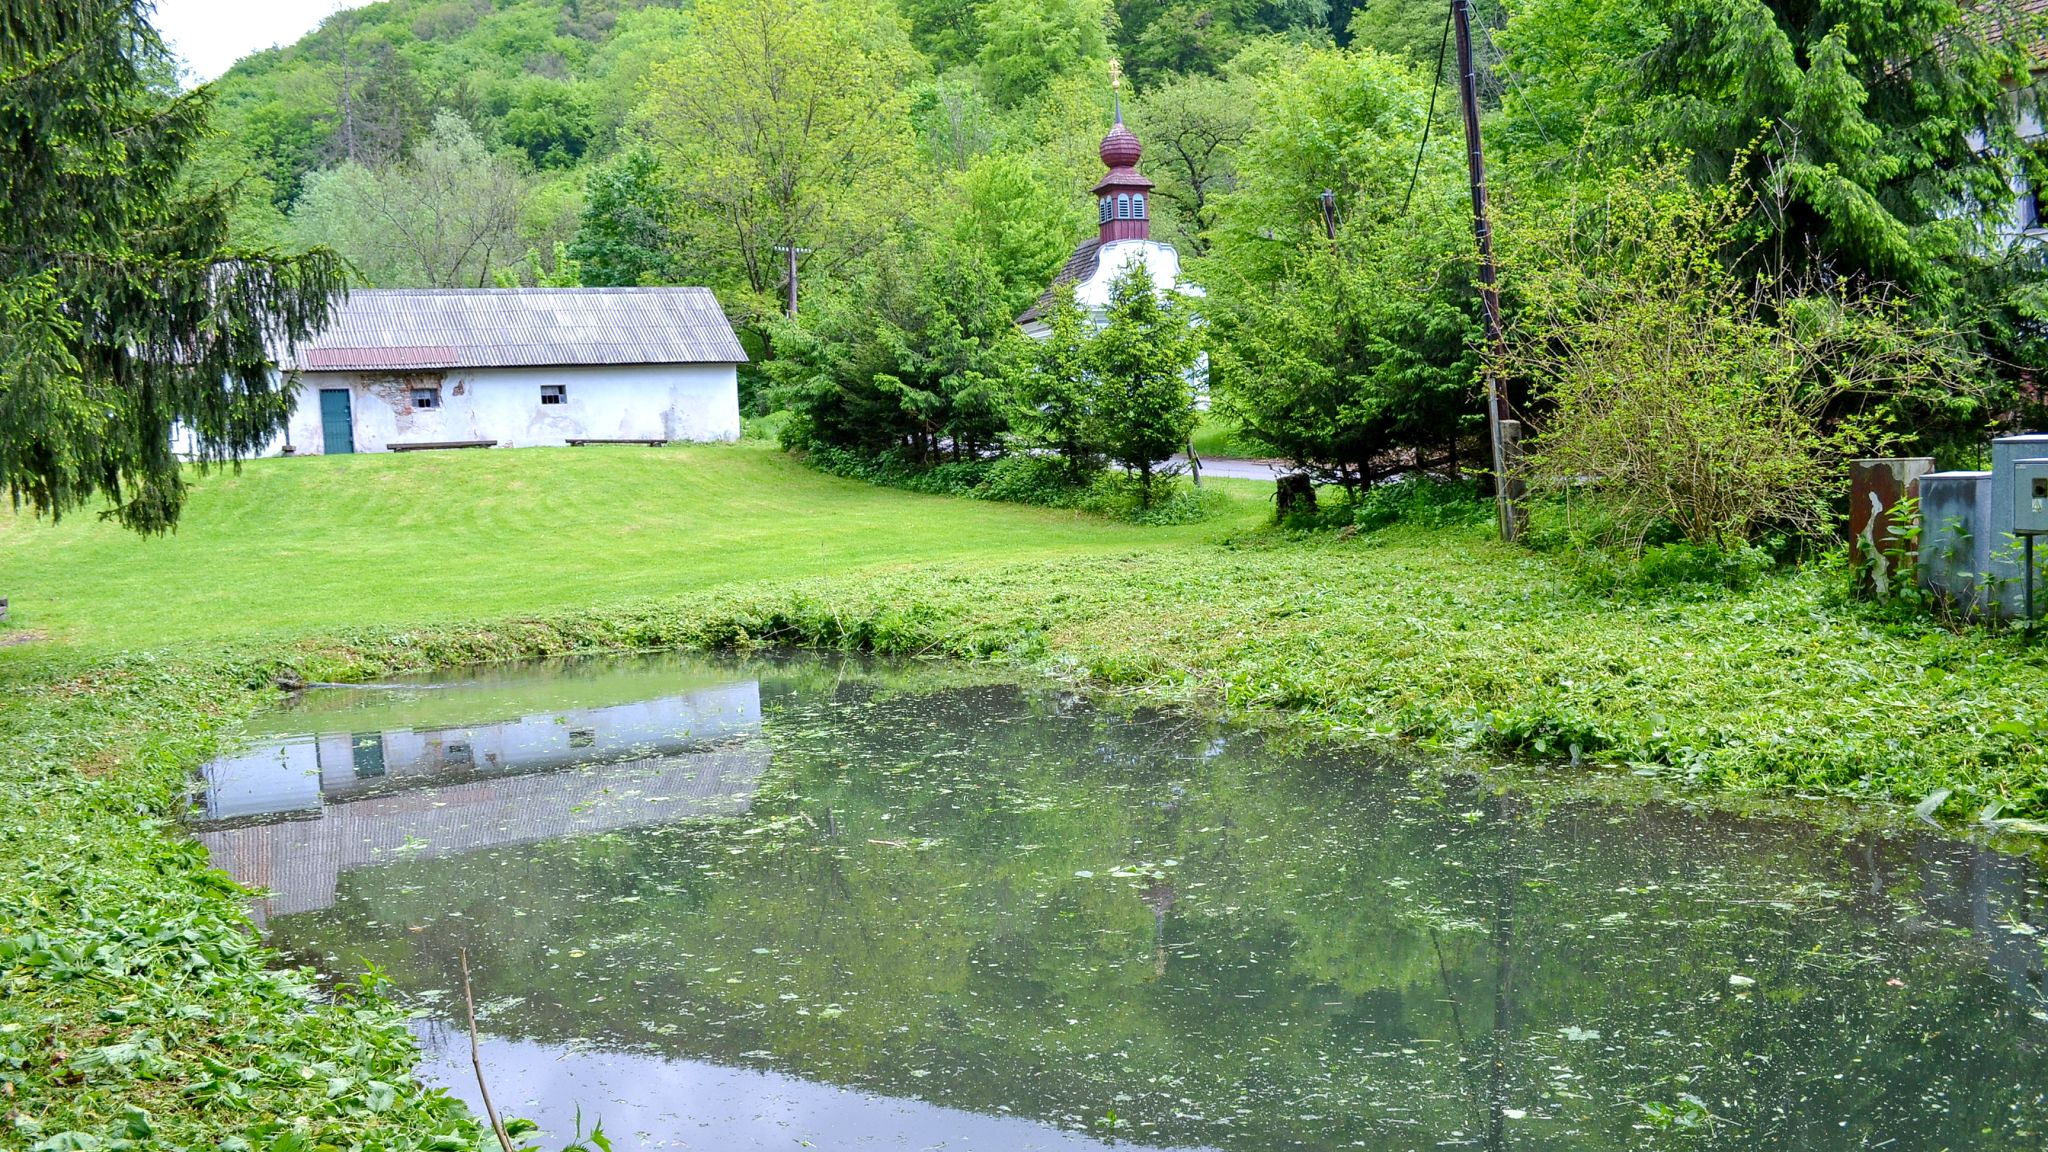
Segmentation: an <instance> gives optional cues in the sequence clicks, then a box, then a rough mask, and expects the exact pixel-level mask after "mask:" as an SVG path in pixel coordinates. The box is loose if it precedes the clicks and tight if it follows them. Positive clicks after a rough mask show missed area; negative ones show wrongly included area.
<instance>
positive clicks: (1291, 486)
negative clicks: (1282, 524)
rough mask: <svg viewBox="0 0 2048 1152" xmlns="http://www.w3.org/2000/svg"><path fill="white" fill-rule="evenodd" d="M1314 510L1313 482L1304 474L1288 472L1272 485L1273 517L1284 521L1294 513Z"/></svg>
mask: <svg viewBox="0 0 2048 1152" xmlns="http://www.w3.org/2000/svg"><path fill="white" fill-rule="evenodd" d="M1315 510H1316V485H1315V481H1313V480H1311V479H1309V478H1308V476H1307V475H1306V474H1305V473H1301V472H1290V473H1288V474H1287V475H1285V476H1282V477H1280V478H1279V480H1277V481H1275V482H1274V484H1273V516H1274V519H1276V520H1285V519H1287V518H1288V517H1289V516H1291V515H1293V514H1294V513H1296V512H1313V511H1315Z"/></svg>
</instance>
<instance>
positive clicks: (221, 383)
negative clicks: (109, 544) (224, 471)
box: [0, 0, 344, 533]
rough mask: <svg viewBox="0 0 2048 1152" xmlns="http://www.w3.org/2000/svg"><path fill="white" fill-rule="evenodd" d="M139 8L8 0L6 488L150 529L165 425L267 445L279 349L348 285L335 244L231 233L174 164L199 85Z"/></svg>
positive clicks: (3, 277) (2, 389) (194, 115)
mask: <svg viewBox="0 0 2048 1152" xmlns="http://www.w3.org/2000/svg"><path fill="white" fill-rule="evenodd" d="M147 10H148V7H147V5H146V4H145V3H142V2H141V0H0V205H4V206H5V208H4V210H0V487H5V489H6V491H7V494H8V496H9V497H10V498H11V499H12V501H13V503H14V504H15V505H16V506H17V507H20V506H24V505H25V506H27V507H28V508H30V509H31V510H33V511H34V512H36V513H37V514H46V515H49V516H52V517H55V516H58V515H61V514H62V513H64V512H66V511H69V510H72V509H75V508H78V507H80V506H82V505H84V504H86V503H88V502H91V501H94V500H96V499H103V500H105V501H106V502H107V503H108V504H109V506H110V507H109V510H108V512H107V515H109V516H112V517H113V518H115V519H117V520H119V521H120V522H121V523H122V524H124V525H126V526H128V527H129V528H133V529H135V530H137V531H140V532H145V533H159V532H163V531H165V530H167V529H169V528H171V527H172V526H174V525H175V524H176V522H177V518H178V512H179V509H180V507H181V506H182V504H183V501H184V496H185V479H184V472H183V469H182V466H181V462H180V461H179V459H178V457H177V456H176V455H174V454H173V452H172V447H171V434H172V429H173V426H174V425H182V426H183V427H184V428H185V429H188V430H189V431H190V432H191V433H192V434H193V437H194V442H195V444H196V446H197V453H198V458H199V463H200V465H201V466H202V467H204V466H207V465H213V464H221V463H226V462H232V461H237V460H240V459H242V458H243V457H245V456H248V455H251V454H253V453H255V452H257V451H259V450H261V449H262V447H263V446H264V445H265V444H267V443H268V442H269V441H270V439H271V438H272V437H273V436H274V435H276V434H277V432H278V431H279V430H280V429H281V428H283V426H284V424H285V422H286V421H287V420H288V419H289V418H290V415H291V405H292V394H291V392H290V391H289V390H288V389H287V388H286V387H285V382H284V381H282V380H281V379H280V378H279V377H278V376H277V374H276V373H275V372H274V371H273V364H272V357H273V355H274V354H275V351H276V350H277V349H279V348H281V347H286V346H289V345H292V344H294V343H296V342H298V341H302V340H304V339H306V338H307V337H308V336H310V335H311V334H312V333H313V332H315V331H316V330H317V329H318V328H319V327H320V326H321V325H322V324H323V323H325V322H326V320H327V318H328V315H329V310H330V308H331V306H332V302H333V301H334V300H335V298H336V297H337V295H338V294H339V293H340V292H341V291H342V290H343V287H344V282H343V269H342V266H341V264H340V262H339V261H338V260H337V259H336V258H335V257H333V256H332V255H331V254H328V253H325V252H318V251H316V252H313V253H310V254H306V255H299V256H282V255H278V254H276V253H272V252H266V251H249V250H242V249H238V248H236V247H234V246H232V245H231V244H230V242H229V239H228V212H229V207H230V199H229V196H230V194H229V193H227V192H224V191H222V190H219V189H214V188H200V187H192V186H190V184H189V183H188V182H187V181H186V180H185V178H184V173H185V170H186V165H187V161H188V159H189V158H190V157H191V155H192V150H193V146H194V144H195V142H196V141H197V140H198V139H199V138H200V136H201V134H202V133H203V132H204V131H205V129H206V120H207V111H208V105H209V101H210V96H209V93H208V92H207V90H206V89H204V88H201V89H199V90H196V91H193V92H188V93H184V94H182V95H181V94H178V93H177V92H176V91H175V89H174V77H175V66H174V63H173V61H172V59H171V57H170V55H169V53H168V52H167V51H166V49H165V47H164V44H163V41H162V40H161V39H160V38H159V37H158V35H157V33H156V32H155V30H154V29H152V28H151V27H150V25H149V22H148V19H147V16H146V14H147Z"/></svg>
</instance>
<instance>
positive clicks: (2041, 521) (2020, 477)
mask: <svg viewBox="0 0 2048 1152" xmlns="http://www.w3.org/2000/svg"><path fill="white" fill-rule="evenodd" d="M2012 505H2013V507H2012V530H2013V532H2014V533H2016V534H2018V535H2022V536H2025V535H2029V534H2032V533H2043V534H2048V459H2033V460H2015V461H2013V462H2012Z"/></svg>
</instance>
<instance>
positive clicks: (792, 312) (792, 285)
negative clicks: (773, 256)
mask: <svg viewBox="0 0 2048 1152" xmlns="http://www.w3.org/2000/svg"><path fill="white" fill-rule="evenodd" d="M775 251H777V252H783V253H787V254H788V256H789V266H788V267H789V303H788V305H787V311H788V313H789V318H790V319H791V320H794V319H796V258H797V257H798V256H799V255H801V254H803V253H806V252H809V251H810V249H809V248H799V247H797V246H796V245H794V244H777V245H775Z"/></svg>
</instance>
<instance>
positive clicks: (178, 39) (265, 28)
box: [155, 0, 364, 82]
mask: <svg viewBox="0 0 2048 1152" xmlns="http://www.w3.org/2000/svg"><path fill="white" fill-rule="evenodd" d="M363 2H364V0H157V4H156V20H155V24H156V28H157V31H159V32H162V33H163V35H164V39H165V40H168V41H170V44H171V48H172V50H173V51H175V52H177V54H178V55H179V56H181V57H183V58H184V60H185V64H186V66H187V67H188V68H190V69H191V71H192V77H191V79H192V81H193V82H198V81H204V80H212V79H214V78H215V77H217V76H219V75H220V74H221V73H223V72H225V71H227V70H228V65H230V64H233V63H234V62H235V61H237V60H239V59H241V58H242V57H244V56H247V55H248V54H249V53H251V52H256V51H260V50H262V49H264V48H268V47H270V46H272V45H274V44H290V43H292V42H293V41H295V40H297V39H298V38H299V37H301V36H304V35H305V34H306V33H308V32H311V31H312V30H313V29H315V28H317V27H319V26H320V21H322V20H325V19H326V18H327V17H329V16H331V15H333V14H334V13H335V12H337V11H339V10H341V9H343V8H354V7H356V6H358V5H359V4H361V3H363Z"/></svg>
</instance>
